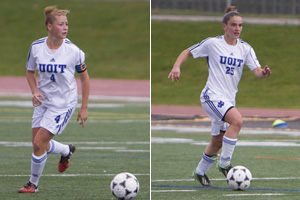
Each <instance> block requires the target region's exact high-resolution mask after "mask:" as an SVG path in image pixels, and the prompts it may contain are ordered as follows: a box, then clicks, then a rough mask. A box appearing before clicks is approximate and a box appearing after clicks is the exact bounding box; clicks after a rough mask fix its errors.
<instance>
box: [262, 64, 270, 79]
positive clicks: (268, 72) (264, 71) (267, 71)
mask: <svg viewBox="0 0 300 200" xmlns="http://www.w3.org/2000/svg"><path fill="white" fill-rule="evenodd" d="M271 73H272V72H271V70H270V68H269V66H268V65H266V66H265V68H264V69H263V71H262V74H263V77H264V78H267V77H269V76H270V75H271Z"/></svg>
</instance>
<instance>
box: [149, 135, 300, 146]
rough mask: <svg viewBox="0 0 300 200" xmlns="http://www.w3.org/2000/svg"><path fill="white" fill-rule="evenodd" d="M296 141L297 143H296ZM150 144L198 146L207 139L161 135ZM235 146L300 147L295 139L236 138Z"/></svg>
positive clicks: (204, 143) (205, 144)
mask: <svg viewBox="0 0 300 200" xmlns="http://www.w3.org/2000/svg"><path fill="white" fill-rule="evenodd" d="M297 142H298V143H297ZM151 143H152V144H190V145H199V146H207V145H208V143H209V142H208V141H200V142H198V141H195V140H193V139H186V138H162V137H152V138H151ZM236 145H237V146H244V147H249V146H253V147H262V146H263V147H300V143H299V141H295V140H282V141H276V140H264V141H259V140H253V141H246V140H238V142H237V144H236Z"/></svg>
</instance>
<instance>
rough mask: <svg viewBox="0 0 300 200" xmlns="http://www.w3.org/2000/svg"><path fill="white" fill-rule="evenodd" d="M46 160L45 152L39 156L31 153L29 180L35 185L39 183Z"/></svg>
mask: <svg viewBox="0 0 300 200" xmlns="http://www.w3.org/2000/svg"><path fill="white" fill-rule="evenodd" d="M46 161H47V153H45V154H44V155H41V156H35V155H34V154H32V157H31V176H30V180H29V181H30V182H31V183H33V184H34V185H36V186H37V185H38V184H39V180H40V177H41V176H42V174H43V171H44V167H45V164H46Z"/></svg>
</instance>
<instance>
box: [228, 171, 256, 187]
mask: <svg viewBox="0 0 300 200" xmlns="http://www.w3.org/2000/svg"><path fill="white" fill-rule="evenodd" d="M251 181H252V174H251V172H250V171H249V170H248V169H247V168H246V167H244V166H235V167H233V168H231V169H230V170H229V172H228V174H227V183H228V185H229V187H230V188H231V189H233V190H245V189H247V188H248V187H250V184H251Z"/></svg>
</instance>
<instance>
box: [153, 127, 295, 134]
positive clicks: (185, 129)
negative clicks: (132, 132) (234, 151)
mask: <svg viewBox="0 0 300 200" xmlns="http://www.w3.org/2000/svg"><path fill="white" fill-rule="evenodd" d="M151 130H152V131H174V132H177V133H210V132H211V129H210V128H206V127H205V128H203V127H182V126H151ZM240 134H245V135H261V134H264V135H287V136H300V131H288V130H277V129H264V130H254V129H242V130H241V132H240Z"/></svg>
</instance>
